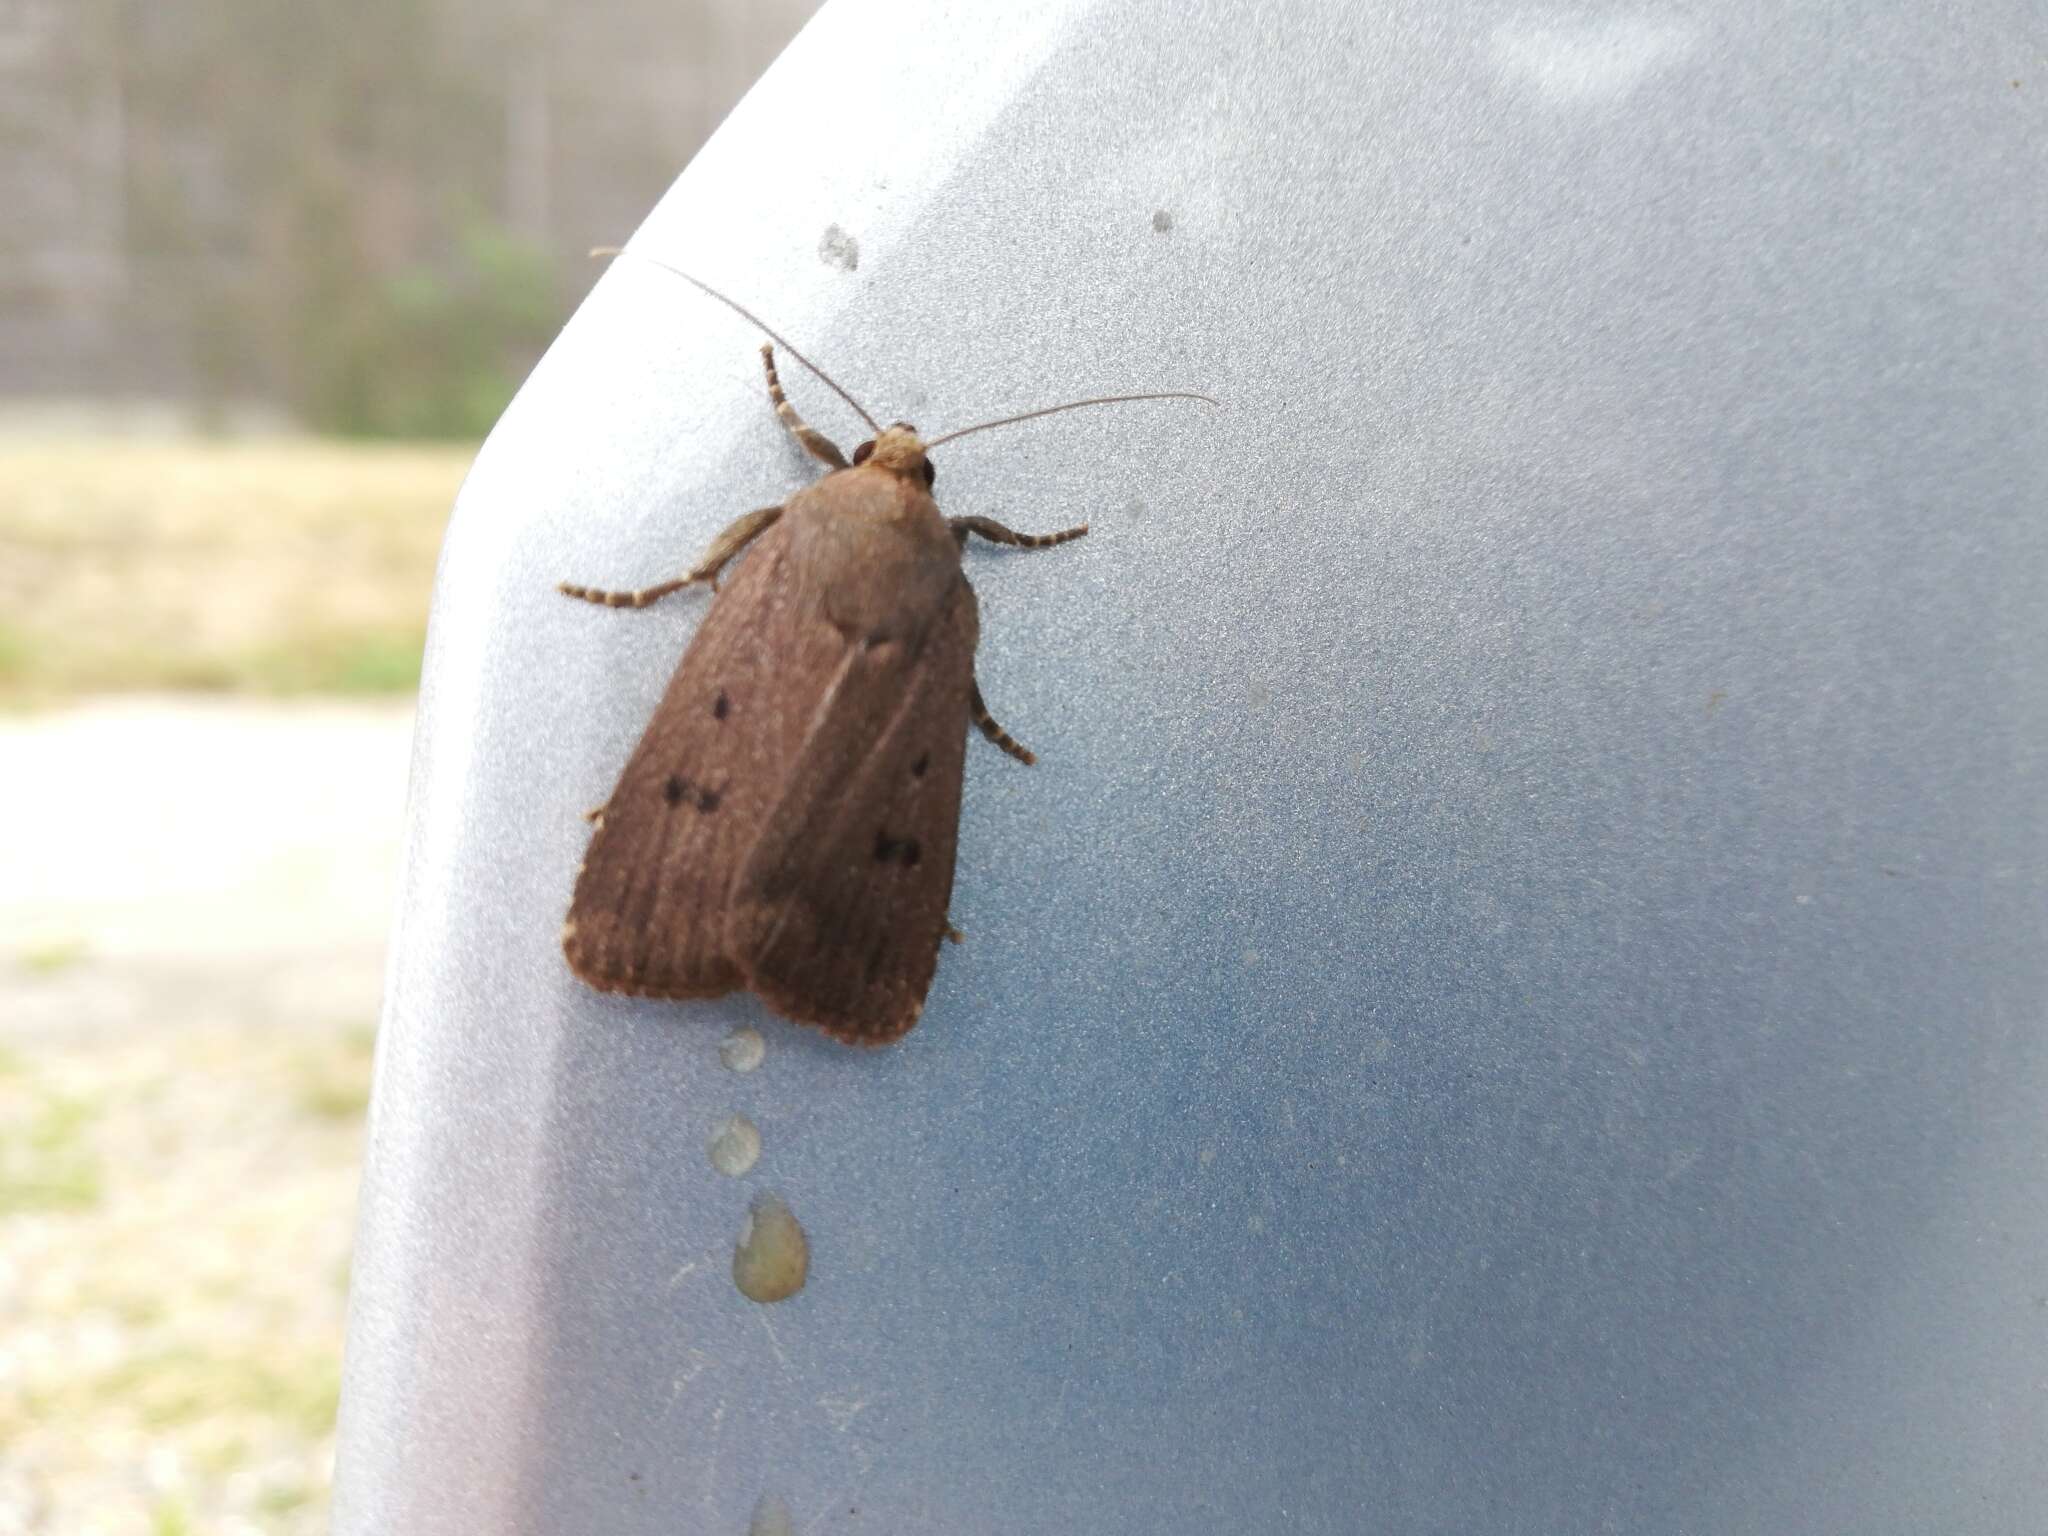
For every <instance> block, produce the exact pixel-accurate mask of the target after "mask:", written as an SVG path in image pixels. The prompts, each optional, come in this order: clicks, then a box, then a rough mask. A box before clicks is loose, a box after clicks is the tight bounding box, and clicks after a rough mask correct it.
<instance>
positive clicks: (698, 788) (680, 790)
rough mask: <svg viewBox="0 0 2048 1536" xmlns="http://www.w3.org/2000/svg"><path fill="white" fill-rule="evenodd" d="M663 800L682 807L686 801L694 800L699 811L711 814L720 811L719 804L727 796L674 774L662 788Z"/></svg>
mask: <svg viewBox="0 0 2048 1536" xmlns="http://www.w3.org/2000/svg"><path fill="white" fill-rule="evenodd" d="M661 798H662V799H664V800H666V801H667V802H668V803H669V804H670V805H681V804H682V803H683V802H684V801H685V800H693V801H695V802H696V806H697V809H698V810H700V811H704V812H707V813H709V812H711V811H715V810H717V809H718V806H719V802H720V801H722V800H723V799H724V798H725V796H724V794H723V793H722V792H721V791H719V790H715V789H708V788H706V787H705V786H704V785H702V784H692V783H691V782H690V781H689V780H688V779H686V778H684V777H683V776H682V775H681V774H679V773H672V774H670V775H669V776H668V782H666V783H665V784H663V785H662V786H661Z"/></svg>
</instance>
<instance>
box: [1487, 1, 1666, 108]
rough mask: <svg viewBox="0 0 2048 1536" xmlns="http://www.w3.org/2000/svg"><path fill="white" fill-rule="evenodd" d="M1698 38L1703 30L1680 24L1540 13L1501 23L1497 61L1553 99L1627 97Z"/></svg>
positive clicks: (1497, 34) (1496, 33) (1504, 70)
mask: <svg viewBox="0 0 2048 1536" xmlns="http://www.w3.org/2000/svg"><path fill="white" fill-rule="evenodd" d="M1698 40H1699V29H1698V28H1697V27H1693V26H1689V25H1687V24H1685V23H1683V22H1678V21H1659V20H1650V19H1648V18H1645V17H1632V16H1587V15H1575V14H1573V13H1571V12H1568V11H1553V12H1539V13H1535V14H1530V15H1524V16H1521V17H1518V18H1517V19H1515V20H1514V21H1509V22H1504V23H1502V24H1501V25H1500V26H1499V27H1498V28H1496V29H1495V31H1494V34H1493V58H1494V64H1495V66H1496V67H1497V68H1498V69H1499V70H1500V72H1501V73H1502V74H1503V75H1507V76H1509V77H1510V78H1515V79H1520V80H1522V81H1525V82H1526V83H1528V84H1530V85H1533V86H1534V87H1535V88H1536V90H1537V91H1538V93H1540V94H1541V95H1542V96H1543V97H1545V98H1546V99H1547V100H1550V101H1555V102H1603V101H1620V100H1622V99H1623V98H1624V97H1626V96H1627V95H1629V93H1630V92H1632V91H1634V90H1635V89H1636V87H1637V86H1639V85H1641V84H1642V83H1643V82H1644V81H1645V80H1647V79H1649V77H1650V76H1651V75H1652V74H1654V73H1655V72H1656V71H1657V70H1659V69H1662V68H1664V67H1665V66H1667V65H1669V64H1672V63H1674V62H1676V61H1677V60H1678V59H1680V58H1682V57H1683V56H1684V55H1685V54H1687V53H1689V52H1691V51H1692V48H1693V45H1694V44H1695V43H1696V42H1698Z"/></svg>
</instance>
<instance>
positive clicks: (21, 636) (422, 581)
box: [0, 434, 475, 708]
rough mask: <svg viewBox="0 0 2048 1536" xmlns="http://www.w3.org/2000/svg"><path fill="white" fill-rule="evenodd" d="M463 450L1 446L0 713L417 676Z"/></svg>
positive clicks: (115, 438) (372, 687)
mask: <svg viewBox="0 0 2048 1536" xmlns="http://www.w3.org/2000/svg"><path fill="white" fill-rule="evenodd" d="M474 455H475V448H474V446H473V445H470V444H430V445H417V444H405V445H396V444H385V443H359V442H347V441H338V440H330V439H320V438H297V437H278V438H259V439H248V440H215V439H205V438H179V437H163V438H157V437H126V436H119V435H107V436H100V435H92V434H78V435H72V436H59V437H53V438H49V439H47V440H29V439H24V440H19V441H14V440H6V439H0V706H6V707H12V708H25V707H36V706H40V705H46V704H53V703H62V702H64V701H66V700H69V699H73V698H77V697H80V696H82V695H87V694H95V693H115V692H138V691H156V690H196V691H204V692H234V693H255V694H271V695H280V694H380V693H395V692H403V691H406V690H409V689H411V688H413V687H415V686H416V685H417V684H418V681H419V662H420V651H421V647H422V645H423V642H424V639H425V633H426V611H427V597H428V593H429V591H430V589H431V587H432V583H433V573H434V560H435V555H436V552H437V551H438V549H439V546H440V540H441V533H442V529H443V527H444V526H445V524H446V521H447V515H448V509H449V507H450V505H451V504H452V503H453V501H454V498H455V492H456V489H457V487H458V486H459V485H460V484H461V481H462V477H463V475H464V473H465V472H466V471H467V469H468V467H469V463H470V460H471V459H472V458H473V457H474Z"/></svg>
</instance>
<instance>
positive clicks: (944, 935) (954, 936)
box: [939, 923, 967, 944]
mask: <svg viewBox="0 0 2048 1536" xmlns="http://www.w3.org/2000/svg"><path fill="white" fill-rule="evenodd" d="M939 937H940V938H941V939H943V940H945V941H946V942H947V943H948V944H959V943H963V942H965V940H966V938H967V935H966V934H964V933H962V932H961V931H960V930H959V929H958V928H955V927H954V926H953V925H952V924H951V923H948V924H946V926H945V929H944V930H943V931H942V932H941V933H940V934H939Z"/></svg>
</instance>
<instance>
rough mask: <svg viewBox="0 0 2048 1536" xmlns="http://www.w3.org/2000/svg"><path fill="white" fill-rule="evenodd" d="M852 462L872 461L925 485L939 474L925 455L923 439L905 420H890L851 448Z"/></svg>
mask: <svg viewBox="0 0 2048 1536" xmlns="http://www.w3.org/2000/svg"><path fill="white" fill-rule="evenodd" d="M853 462H854V463H855V465H857V466H858V465H862V464H872V465H874V466H875V467H876V468H877V469H886V470H888V471H889V473H890V474H892V475H901V476H902V477H903V478H904V479H906V480H910V481H915V482H918V483H921V484H923V485H924V486H925V487H926V488H927V489H929V488H930V486H931V484H932V482H933V481H934V480H936V479H938V478H939V472H938V471H937V470H936V469H934V468H933V467H932V461H931V460H930V459H928V458H926V457H925V452H924V439H923V438H921V437H919V436H918V435H917V428H915V427H913V426H912V425H911V424H910V423H909V422H907V421H898V422H893V423H891V424H890V425H889V426H886V427H884V428H883V429H882V430H881V432H880V433H879V434H877V435H876V436H874V437H872V438H870V439H869V440H868V441H867V442H864V443H862V444H861V445H860V446H859V447H858V448H856V449H854V450H853Z"/></svg>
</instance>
